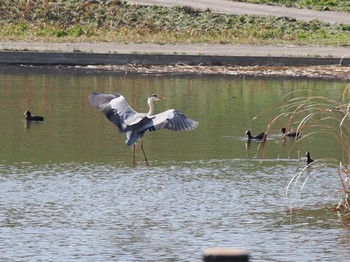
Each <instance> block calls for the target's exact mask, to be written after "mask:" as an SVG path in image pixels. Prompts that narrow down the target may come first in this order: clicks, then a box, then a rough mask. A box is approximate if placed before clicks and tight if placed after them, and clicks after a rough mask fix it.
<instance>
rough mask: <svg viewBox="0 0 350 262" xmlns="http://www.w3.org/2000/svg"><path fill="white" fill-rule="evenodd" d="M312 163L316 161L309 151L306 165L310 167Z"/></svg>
mask: <svg viewBox="0 0 350 262" xmlns="http://www.w3.org/2000/svg"><path fill="white" fill-rule="evenodd" d="M312 162H314V160H313V159H312V158H311V156H310V152H309V151H308V152H306V163H307V164H308V165H310V164H311V163H312Z"/></svg>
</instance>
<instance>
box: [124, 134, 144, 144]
mask: <svg viewBox="0 0 350 262" xmlns="http://www.w3.org/2000/svg"><path fill="white" fill-rule="evenodd" d="M143 134H144V133H139V132H135V131H128V132H126V141H125V143H126V144H127V145H128V146H132V145H134V144H136V142H137V141H139V140H140V139H141V138H142V136H143Z"/></svg>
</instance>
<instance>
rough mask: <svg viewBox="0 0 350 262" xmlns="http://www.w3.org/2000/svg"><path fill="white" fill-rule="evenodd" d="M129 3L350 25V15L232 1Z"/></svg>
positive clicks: (137, 0) (143, 0)
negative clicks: (178, 6)
mask: <svg viewBox="0 0 350 262" xmlns="http://www.w3.org/2000/svg"><path fill="white" fill-rule="evenodd" d="M127 2H128V3H132V4H142V5H155V4H157V5H166V6H176V5H183V6H191V7H193V8H198V9H203V10H205V9H208V8H209V9H210V10H212V11H213V12H221V13H226V14H248V15H253V14H255V15H267V16H277V17H280V16H288V17H292V18H296V19H298V20H303V21H310V20H312V19H318V20H320V21H324V22H327V23H331V24H342V23H343V24H350V14H349V13H341V12H330V11H324V12H321V11H315V10H309V9H298V8H289V7H282V6H270V5H257V4H249V3H241V2H234V1H230V0H201V1H186V0H127Z"/></svg>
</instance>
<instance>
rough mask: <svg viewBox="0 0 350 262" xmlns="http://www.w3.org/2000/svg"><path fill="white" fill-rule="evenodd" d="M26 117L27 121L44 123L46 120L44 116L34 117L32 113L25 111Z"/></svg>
mask: <svg viewBox="0 0 350 262" xmlns="http://www.w3.org/2000/svg"><path fill="white" fill-rule="evenodd" d="M24 115H25V116H26V120H27V121H44V118H43V117H42V116H32V113H30V111H25V112H24Z"/></svg>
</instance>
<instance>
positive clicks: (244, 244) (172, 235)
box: [0, 67, 350, 261]
mask: <svg viewBox="0 0 350 262" xmlns="http://www.w3.org/2000/svg"><path fill="white" fill-rule="evenodd" d="M0 83H1V89H0V101H1V103H0V119H1V123H2V124H1V125H0V133H1V140H0V156H1V158H0V188H1V198H0V250H1V253H0V260H1V261H70V260H74V261H201V260H202V257H201V256H202V251H203V250H204V249H206V248H209V247H214V246H233V247H240V248H245V249H248V250H249V251H250V252H251V261H330V260H332V261H345V260H347V259H348V258H349V257H350V251H349V250H350V249H349V247H350V230H349V227H348V226H346V225H345V224H344V223H343V221H342V219H341V218H340V217H339V214H337V213H336V212H333V211H328V210H327V209H326V207H329V206H331V205H335V204H337V202H338V200H339V197H340V194H339V193H340V191H339V190H340V184H339V180H338V176H337V172H336V170H335V168H334V166H333V165H332V164H327V163H326V164H325V165H324V166H323V167H322V168H320V169H318V168H317V169H313V170H310V171H307V172H306V174H305V176H303V178H302V180H303V179H305V178H306V176H307V175H308V174H311V173H312V175H311V177H310V178H309V180H308V182H307V184H306V186H305V187H304V190H303V192H302V194H301V195H300V185H298V186H297V188H296V189H295V191H294V193H293V195H292V196H293V197H292V198H289V197H286V186H287V184H288V182H289V181H290V179H291V178H292V177H293V176H294V175H295V174H296V173H298V172H300V171H301V170H302V169H303V168H304V164H301V163H299V161H298V153H297V152H298V151H300V152H301V154H304V153H305V151H310V152H311V154H312V157H313V158H315V159H319V158H334V157H337V158H340V157H341V155H340V149H339V146H338V145H337V144H336V143H335V141H333V140H332V139H330V138H329V137H327V136H326V135H321V137H310V138H309V139H305V140H303V141H301V142H300V143H298V144H297V145H294V142H293V141H286V142H284V143H281V142H280V138H281V134H280V132H279V130H278V129H279V128H281V127H283V125H284V124H285V123H282V122H281V123H277V125H278V124H280V127H279V128H275V129H272V130H271V131H270V132H269V136H268V141H267V143H265V144H264V145H260V144H258V143H250V144H247V140H246V136H245V131H246V130H251V132H252V133H253V134H256V133H259V132H262V131H264V130H265V129H266V126H267V124H268V122H269V121H271V117H272V115H273V113H275V112H271V113H267V114H263V115H262V116H260V117H259V118H257V119H256V120H254V121H252V118H253V117H254V116H256V115H258V114H259V113H261V112H267V111H268V110H269V109H270V108H272V106H273V105H275V104H276V103H281V102H283V101H284V98H283V96H284V95H285V94H287V93H290V92H295V91H298V92H300V93H301V94H303V95H312V94H315V93H314V92H317V93H318V94H319V95H324V96H327V97H331V98H334V99H336V98H339V97H340V95H341V94H342V91H343V89H344V87H345V86H346V83H344V82H334V81H316V80H298V81H296V80H288V79H244V78H227V77H201V76H186V77H184V76H140V75H121V74H115V73H106V72H97V71H82V70H76V69H62V68H51V69H40V68H20V67H1V68H0ZM305 90H307V91H305ZM92 91H98V92H104V93H114V92H115V91H119V92H121V93H122V94H123V95H124V96H125V98H126V99H127V100H128V102H129V104H130V105H131V106H132V107H133V108H134V109H135V110H137V111H140V112H147V111H148V108H147V104H146V98H147V97H148V96H149V95H150V94H152V93H157V94H158V95H163V96H165V97H166V100H165V101H162V102H158V103H157V104H156V111H158V112H159V111H162V110H166V109H168V108H177V109H180V110H181V111H182V112H183V113H185V114H186V115H188V116H190V117H191V118H193V119H195V120H197V121H199V127H198V128H197V129H195V130H193V131H190V132H180V133H176V132H172V131H168V130H162V131H159V132H152V133H147V134H146V135H145V150H146V153H147V156H148V158H149V162H150V167H145V166H144V165H143V161H142V153H141V151H140V150H138V151H137V167H136V168H133V167H132V166H131V150H130V148H128V147H127V146H126V145H125V136H124V135H123V134H120V133H118V132H117V129H116V127H115V126H113V125H112V124H111V123H110V122H109V121H108V120H107V119H106V118H105V117H104V116H103V114H102V113H101V112H99V111H98V110H96V109H95V108H93V107H92V106H91V105H90V104H89V103H88V100H87V97H88V95H89V93H90V92H92ZM26 110H30V111H32V113H33V114H38V115H43V116H44V117H45V121H44V122H42V123H31V124H29V125H28V124H27V123H26V121H24V116H23V113H24V111H26ZM264 150H265V152H266V153H265V154H264V159H262V151H264ZM291 208H292V209H293V210H294V212H290V210H291Z"/></svg>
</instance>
